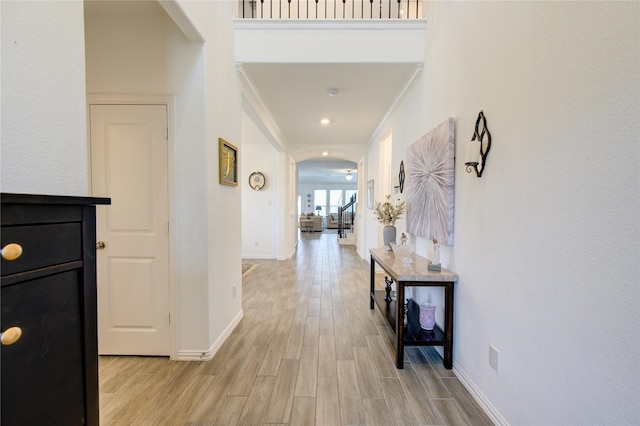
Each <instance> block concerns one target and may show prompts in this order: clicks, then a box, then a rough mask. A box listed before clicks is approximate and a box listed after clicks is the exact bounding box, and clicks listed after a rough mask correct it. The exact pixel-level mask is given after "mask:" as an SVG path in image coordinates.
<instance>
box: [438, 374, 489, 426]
mask: <svg viewBox="0 0 640 426" xmlns="http://www.w3.org/2000/svg"><path fill="white" fill-rule="evenodd" d="M441 379H442V382H443V383H444V384H445V386H446V387H447V389H449V390H450V391H451V395H453V397H454V399H455V400H456V402H457V403H458V408H460V410H461V411H462V412H463V413H464V415H465V416H466V418H467V419H470V420H471V419H473V423H474V424H476V425H478V426H491V425H492V424H493V422H492V421H491V419H489V416H487V415H486V414H485V413H484V412H483V411H482V409H481V408H480V406H479V405H478V403H477V402H476V401H475V400H474V399H473V396H471V394H470V393H469V391H468V390H467V389H466V388H465V387H464V386H463V385H462V383H461V382H460V380H458V378H457V377H441Z"/></svg>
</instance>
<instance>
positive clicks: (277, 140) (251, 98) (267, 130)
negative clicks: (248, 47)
mask: <svg viewBox="0 0 640 426" xmlns="http://www.w3.org/2000/svg"><path fill="white" fill-rule="evenodd" d="M236 71H237V73H238V79H239V80H240V87H241V88H242V95H243V102H242V106H243V108H242V109H243V110H244V112H245V113H246V114H247V116H249V117H250V118H251V119H252V121H253V122H254V123H255V125H256V126H257V127H258V128H259V129H260V130H262V132H263V133H264V134H265V135H266V136H267V138H268V139H269V140H270V141H271V145H273V147H274V148H275V149H276V150H277V151H278V152H284V151H286V149H285V148H286V146H287V142H286V140H285V138H284V135H283V134H282V131H281V130H280V127H278V124H277V123H276V120H274V118H273V116H272V115H271V113H270V112H269V108H267V107H266V104H265V102H264V100H263V99H262V97H261V96H260V93H259V92H258V90H257V89H256V87H255V84H254V83H253V81H252V80H251V78H250V77H249V75H248V74H247V73H246V72H245V70H244V68H243V66H242V63H240V62H238V63H236Z"/></svg>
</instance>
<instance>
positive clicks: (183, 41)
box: [86, 2, 241, 359]
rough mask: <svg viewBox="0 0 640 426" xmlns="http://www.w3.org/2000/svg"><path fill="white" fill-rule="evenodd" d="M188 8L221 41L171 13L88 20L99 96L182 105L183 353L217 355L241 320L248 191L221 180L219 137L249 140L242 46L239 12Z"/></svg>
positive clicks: (178, 271) (176, 135)
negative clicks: (236, 43)
mask: <svg viewBox="0 0 640 426" xmlns="http://www.w3.org/2000/svg"><path fill="white" fill-rule="evenodd" d="M185 4H187V6H189V7H185V10H184V11H183V10H182V8H181V6H182V5H183V4H182V3H178V4H172V5H171V6H172V7H171V10H173V11H174V12H175V11H176V10H177V11H178V12H183V13H186V20H187V23H189V19H191V18H193V17H194V16H196V17H197V18H198V19H197V20H196V19H191V21H192V22H193V23H194V25H195V26H196V27H197V30H198V31H199V32H200V34H201V35H202V37H203V38H204V39H205V40H213V41H210V42H208V43H200V42H190V41H189V40H187V38H186V37H185V36H184V35H183V33H182V32H181V31H180V29H179V28H178V27H177V26H176V25H175V24H174V22H173V21H172V20H171V19H170V18H169V17H168V16H166V15H165V14H164V13H160V14H154V15H141V14H137V15H113V16H102V15H101V16H88V17H87V29H86V32H87V35H86V39H87V87H88V91H89V92H91V93H100V94H129V95H131V94H140V95H146V94H169V95H172V96H173V97H174V100H175V105H174V106H175V109H174V110H175V116H174V117H173V122H172V123H171V124H172V127H173V133H172V136H173V144H172V146H173V150H172V153H171V158H172V164H171V165H170V173H171V183H172V199H173V205H172V206H171V210H172V217H173V220H174V223H175V227H174V238H175V247H174V248H173V251H174V253H175V270H174V271H173V276H174V280H175V286H176V290H175V294H176V297H175V306H176V311H177V312H176V314H177V315H176V316H177V327H176V328H177V341H176V345H177V348H176V356H177V357H179V358H183V359H186V358H197V357H198V356H200V355H202V354H204V353H207V355H210V353H209V351H210V350H212V349H213V350H215V347H216V345H217V344H219V343H220V342H221V340H223V339H224V336H225V334H226V333H227V332H228V331H229V327H230V326H231V324H232V323H233V322H234V321H235V320H237V319H238V317H239V316H241V292H240V291H239V289H240V286H241V285H240V284H241V276H240V275H241V267H240V263H241V258H240V247H241V242H240V240H241V234H240V229H241V224H240V214H239V212H240V188H239V187H228V186H223V185H220V184H219V183H218V138H219V137H223V138H225V139H226V140H228V141H230V142H231V143H233V144H235V145H236V146H238V145H239V144H240V95H239V89H238V86H237V78H236V75H235V68H234V61H233V58H232V52H233V49H232V48H231V47H230V46H228V45H227V44H226V43H225V44H221V43H217V42H216V41H217V40H220V39H222V40H230V41H228V43H231V46H232V35H230V33H231V25H230V21H231V14H232V11H230V10H229V4H227V3H226V2H225V3H214V2H206V3H204V2H203V3H199V4H194V3H192V2H186V3H185ZM192 8H193V9H192ZM218 21H220V22H218ZM181 22H182V21H181ZM240 168H241V167H240ZM234 285H235V286H236V288H237V290H238V291H237V292H236V296H235V297H233V286H234Z"/></svg>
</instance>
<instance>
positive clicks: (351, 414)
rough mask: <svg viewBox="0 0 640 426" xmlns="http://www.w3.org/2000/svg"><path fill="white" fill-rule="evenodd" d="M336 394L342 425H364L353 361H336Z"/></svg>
mask: <svg viewBox="0 0 640 426" xmlns="http://www.w3.org/2000/svg"><path fill="white" fill-rule="evenodd" d="M337 363H338V393H339V395H340V420H341V422H342V424H347V425H357V424H364V423H365V417H364V406H363V405H362V396H361V395H360V386H359V385H358V374H357V372H356V364H355V361H338V362H337Z"/></svg>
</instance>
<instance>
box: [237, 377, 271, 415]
mask: <svg viewBox="0 0 640 426" xmlns="http://www.w3.org/2000/svg"><path fill="white" fill-rule="evenodd" d="M275 381H276V378H275V377H273V376H258V377H256V380H255V381H254V383H253V388H252V389H251V393H250V394H249V397H248V398H247V402H246V404H245V405H244V408H243V410H242V414H241V415H240V418H239V419H238V426H253V425H260V424H262V423H263V421H264V417H265V415H266V413H267V404H268V403H269V399H270V398H271V392H272V391H273V386H274V384H275Z"/></svg>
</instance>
